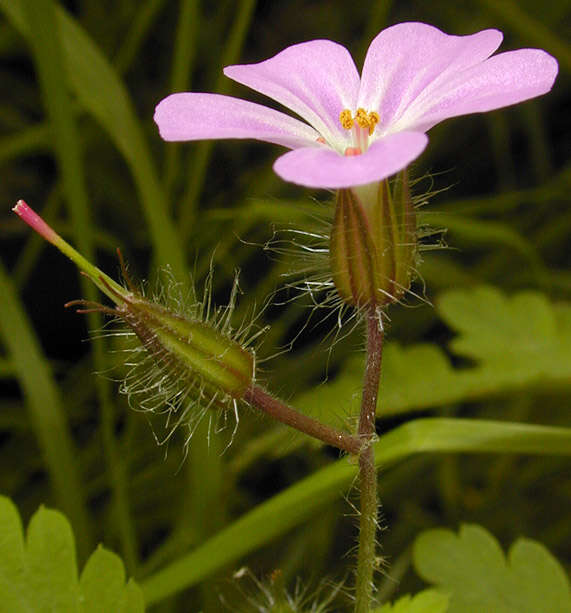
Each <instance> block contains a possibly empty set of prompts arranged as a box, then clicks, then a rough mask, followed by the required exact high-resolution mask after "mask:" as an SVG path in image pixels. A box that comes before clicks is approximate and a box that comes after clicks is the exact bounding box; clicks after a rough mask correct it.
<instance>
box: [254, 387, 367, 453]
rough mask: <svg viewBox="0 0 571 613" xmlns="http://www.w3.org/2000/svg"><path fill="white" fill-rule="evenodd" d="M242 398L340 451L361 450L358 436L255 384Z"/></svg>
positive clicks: (353, 451)
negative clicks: (306, 413)
mask: <svg viewBox="0 0 571 613" xmlns="http://www.w3.org/2000/svg"><path fill="white" fill-rule="evenodd" d="M244 400H246V401H247V402H248V403H249V404H251V405H252V406H254V407H256V408H257V409H259V410H260V411H262V412H263V413H265V414H266V415H269V416H270V417H272V418H274V419H276V420H277V421H280V422H281V423H283V424H286V425H288V426H291V427H292V428H295V429H296V430H299V431H300V432H303V433H304V434H307V435H308V436H312V437H313V438H316V439H318V440H320V441H322V442H323V443H325V444H326V445H331V446H333V447H337V448H338V449H340V450H341V451H345V452H346V453H350V454H358V453H359V452H360V450H361V445H362V443H361V440H360V438H358V437H356V436H351V435H350V434H347V433H346V432H342V431H341V430H336V429H335V428H331V427H330V426H327V425H325V424H323V423H322V422H320V421H318V420H316V419H313V418H311V417H308V416H307V415H304V414H303V413H300V412H299V411H296V410H295V409H294V408H292V407H290V406H288V405H287V404H285V403H283V402H282V401H281V400H279V399H278V398H274V397H273V396H271V395H270V394H268V393H267V392H266V391H265V390H263V389H262V388H261V387H259V386H257V385H253V386H251V387H250V388H249V389H248V390H247V391H246V393H245V394H244Z"/></svg>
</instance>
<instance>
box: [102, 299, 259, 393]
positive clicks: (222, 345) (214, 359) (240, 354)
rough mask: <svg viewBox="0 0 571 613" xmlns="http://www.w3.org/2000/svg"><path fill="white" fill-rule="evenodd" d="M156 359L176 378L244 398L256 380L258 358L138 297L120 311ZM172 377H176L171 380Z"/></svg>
mask: <svg viewBox="0 0 571 613" xmlns="http://www.w3.org/2000/svg"><path fill="white" fill-rule="evenodd" d="M114 312H115V314H116V315H119V316H120V317H121V318H122V319H123V320H124V321H125V322H126V323H127V324H128V325H129V326H130V327H131V328H132V329H133V331H134V332H135V334H136V335H137V336H138V337H139V339H140V340H141V342H142V343H143V345H144V346H145V348H146V349H147V351H149V353H151V354H152V355H153V356H154V357H155V359H156V360H159V361H161V362H162V363H163V364H168V365H169V366H170V367H171V369H173V370H174V372H175V376H178V377H182V378H183V379H184V378H188V379H194V378H199V379H200V380H201V383H203V384H206V385H208V386H209V387H212V389H213V391H214V390H220V391H222V392H224V393H226V394H228V395H229V396H230V397H232V398H235V399H239V398H241V397H242V396H243V395H244V393H245V391H246V390H247V389H248V387H249V386H250V385H251V383H252V381H253V378H254V355H253V353H252V352H251V351H249V350H247V349H244V348H243V347H242V346H241V345H240V344H239V343H237V342H236V341H234V340H233V339H232V338H230V337H229V336H227V335H226V334H224V333H222V332H220V331H219V330H218V329H217V328H216V327H215V326H214V325H212V324H210V323H208V322H204V321H200V320H196V321H193V320H191V319H187V318H185V317H182V316H181V315H178V314H175V313H171V312H170V311H168V310H167V309H166V308H165V307H163V306H162V305H159V304H156V303H153V302H150V301H148V300H145V299H144V298H142V297H141V296H139V295H131V296H130V297H129V298H128V299H123V303H122V304H120V305H119V306H118V307H117V308H116V309H115V311H114ZM171 376H172V375H171Z"/></svg>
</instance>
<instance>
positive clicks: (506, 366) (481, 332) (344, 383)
mask: <svg viewBox="0 0 571 613" xmlns="http://www.w3.org/2000/svg"><path fill="white" fill-rule="evenodd" d="M437 309H438V312H439V314H440V315H441V316H442V318H443V319H444V321H445V322H446V323H447V324H448V325H449V326H450V327H451V328H452V329H454V330H456V331H457V332H459V335H458V336H457V337H456V338H454V339H453V341H452V342H451V344H450V347H451V349H452V351H453V352H454V353H455V354H457V355H459V356H463V357H466V358H469V359H470V360H472V361H473V362H474V363H475V365H474V366H472V367H469V368H462V369H458V368H454V367H453V366H452V364H451V363H450V360H449V358H448V357H447V356H446V355H445V354H444V352H443V351H442V350H441V349H440V348H439V347H437V346H435V345H429V344H418V345H413V346H411V347H402V346H400V345H399V344H397V343H392V344H391V343H389V344H388V345H387V347H386V349H385V352H384V356H383V373H382V379H381V389H380V394H379V405H378V407H377V413H378V414H379V415H391V414H396V413H402V412H407V411H414V410H421V409H426V408H431V407H437V406H441V405H443V404H446V403H451V402H460V401H465V400H474V399H478V398H486V397H489V396H492V395H495V394H498V393H502V392H505V391H508V390H517V389H528V388H532V387H537V386H541V387H545V386H548V385H557V386H568V385H569V384H570V383H571V304H568V303H560V304H554V303H551V302H549V300H548V299H547V298H546V297H545V296H544V295H543V294H541V293H539V292H521V293H519V294H516V295H514V296H513V297H509V296H506V295H505V294H503V293H502V292H500V290H498V289H496V288H493V287H490V286H481V287H476V288H473V289H462V290H453V291H449V292H445V293H444V294H443V295H441V296H440V298H439V299H438V301H437ZM362 373H363V358H362V357H360V356H359V357H354V358H352V359H350V360H348V362H347V363H346V365H345V367H344V369H343V372H342V373H341V374H340V375H339V376H338V377H337V378H336V379H334V380H333V381H332V382H330V383H326V384H323V385H321V386H318V387H315V388H314V389H312V390H310V391H308V392H305V393H303V394H300V395H299V396H298V397H297V398H296V399H295V401H294V404H295V405H296V406H299V407H300V408H302V409H304V410H307V411H311V407H315V406H327V407H328V412H329V414H338V415H347V414H350V415H354V414H356V411H357V410H358V405H359V401H360V396H359V390H360V387H361V378H362V376H363V375H362Z"/></svg>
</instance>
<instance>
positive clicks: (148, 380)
mask: <svg viewBox="0 0 571 613" xmlns="http://www.w3.org/2000/svg"><path fill="white" fill-rule="evenodd" d="M119 259H120V263H121V271H122V277H123V281H124V286H125V289H126V296H125V297H119V305H118V306H117V307H115V308H110V307H106V306H103V305H100V304H97V303H90V302H87V301H83V300H77V301H73V302H71V303H68V305H66V306H79V307H80V308H79V309H78V312H89V311H94V310H95V311H100V312H102V313H104V314H106V315H109V316H111V318H112V319H111V324H113V325H115V330H109V328H108V327H107V326H106V328H105V329H104V330H103V332H102V333H101V334H102V335H103V336H110V337H113V338H114V339H115V340H116V341H117V344H119V345H120V346H119V347H118V348H117V349H116V350H115V351H116V352H119V353H122V354H123V355H124V356H125V357H124V359H123V367H124V368H126V372H124V373H123V374H122V376H121V377H120V379H119V392H120V393H121V394H124V395H125V396H126V397H127V399H128V403H129V406H130V407H131V408H133V409H134V410H136V411H141V412H143V413H146V414H147V415H149V416H150V415H164V416H165V421H164V425H163V429H164V433H163V434H158V433H157V432H156V430H155V428H153V434H154V436H155V439H156V441H157V443H158V444H159V445H163V444H165V443H167V442H168V441H169V440H170V439H171V438H172V436H173V435H174V433H175V432H177V431H178V430H179V429H181V428H182V429H183V430H184V435H183V436H184V453H185V455H186V453H187V451H188V445H189V444H190V441H191V439H192V436H193V434H194V433H195V431H196V428H197V427H198V425H199V424H200V422H201V421H202V420H203V419H208V436H209V437H210V436H211V435H212V433H219V432H220V431H222V430H224V429H226V427H227V426H228V424H229V423H231V421H233V422H234V427H233V429H232V432H231V434H230V437H229V442H228V444H227V446H229V445H230V444H231V442H232V440H233V438H234V435H235V433H236V430H237V427H238V423H239V418H240V410H241V409H242V408H243V407H245V406H247V405H246V404H245V403H244V402H243V401H242V400H241V399H240V398H239V397H234V396H233V395H232V394H229V393H227V392H225V391H224V390H222V389H219V388H217V387H216V386H215V385H214V384H213V383H212V382H210V381H208V380H206V379H205V378H204V377H203V376H202V375H201V374H200V373H199V372H197V371H196V370H193V369H191V368H189V367H188V366H187V365H185V364H183V363H182V362H181V361H180V360H179V359H177V358H176V356H173V354H172V352H169V350H168V349H167V348H165V347H164V346H163V345H162V344H161V343H160V341H159V340H158V339H157V336H156V334H154V333H153V331H152V329H150V328H149V326H146V325H145V323H144V320H143V319H142V318H140V317H138V316H137V314H136V313H135V311H134V310H131V309H130V308H129V297H131V298H133V299H135V298H136V299H137V300H143V301H145V302H146V303H147V304H148V305H149V306H150V307H151V308H159V309H161V310H164V312H168V314H169V316H173V317H177V318H180V319H181V320H185V321H188V322H195V323H200V324H202V325H204V326H207V327H208V328H210V329H212V330H215V331H216V332H217V333H218V334H219V335H221V336H222V337H224V338H227V339H228V340H229V341H231V342H232V343H235V344H237V345H239V346H240V348H241V349H243V350H247V351H248V352H249V353H250V354H251V356H252V361H253V372H252V383H253V382H254V378H255V368H256V366H255V364H256V361H255V354H256V348H257V345H258V341H259V338H260V336H261V334H262V333H263V332H265V328H258V326H257V323H256V321H257V317H249V319H244V320H243V321H242V322H241V324H240V325H239V326H238V327H237V328H234V327H233V325H232V322H231V319H232V314H233V312H234V310H235V306H236V301H237V298H238V294H239V292H240V288H239V284H238V275H237V274H236V276H235V277H234V282H233V284H232V289H231V291H230V296H229V300H228V303H227V304H226V305H224V306H215V305H214V304H213V301H212V279H213V268H212V265H211V267H210V271H209V274H208V275H207V278H206V280H205V282H204V286H203V290H202V294H201V295H199V294H198V292H197V290H196V287H195V286H194V283H193V282H192V279H191V280H190V282H189V283H188V284H184V283H182V282H180V281H178V280H177V279H175V277H174V275H173V274H172V272H171V271H170V270H169V269H166V270H163V271H161V273H160V274H159V275H158V278H157V280H156V282H155V289H154V291H153V292H152V293H151V295H150V296H149V297H145V294H148V293H150V292H148V291H147V290H146V289H145V287H144V285H141V287H140V288H137V287H135V285H134V283H133V282H132V280H131V279H130V277H129V275H128V273H127V267H126V265H125V262H124V261H123V258H122V257H121V254H120V253H119ZM121 300H123V302H124V304H121Z"/></svg>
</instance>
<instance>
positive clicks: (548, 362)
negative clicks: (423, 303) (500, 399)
mask: <svg viewBox="0 0 571 613" xmlns="http://www.w3.org/2000/svg"><path fill="white" fill-rule="evenodd" d="M438 311H439V312H440V314H441V315H442V316H443V318H444V320H445V321H446V322H447V323H448V325H449V326H450V327H451V328H453V329H455V330H457V331H458V332H459V333H460V335H459V336H458V337H457V338H455V339H454V340H453V341H452V343H451V348H452V349H453V351H454V352H455V353H457V354H459V355H462V356H466V357H469V358H472V359H474V360H476V361H477V362H480V363H481V364H482V368H483V369H484V370H486V371H487V372H489V373H492V372H497V371H499V370H502V371H503V376H504V377H505V378H506V379H509V380H511V382H513V383H517V382H519V381H521V382H522V383H525V382H530V381H532V380H533V379H537V380H541V381H545V380H546V379H547V380H552V379H567V380H569V378H570V377H571V307H570V306H569V305H552V304H550V303H549V301H548V300H547V298H546V297H545V296H544V295H543V294H540V293H538V292H522V293H519V294H516V295H515V296H513V297H511V298H510V297H507V296H505V295H504V294H502V293H501V292H500V291H499V290H497V289H496V288H493V287H490V286H483V287H477V288H474V289H470V290H462V291H457V290H455V291H450V292H447V293H445V294H444V295H443V296H442V297H441V298H440V299H439V300H438Z"/></svg>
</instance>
